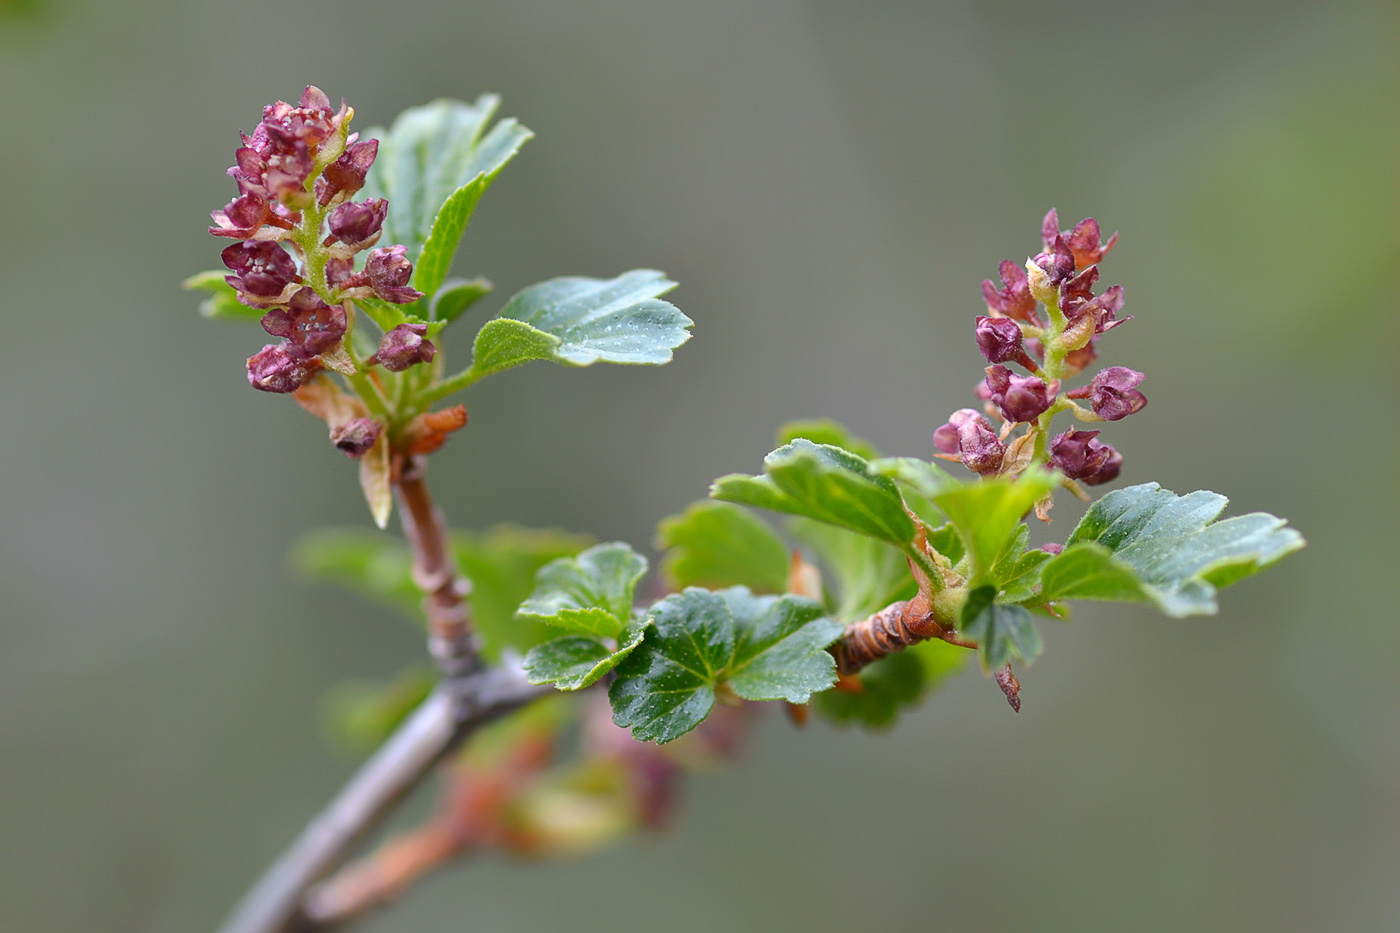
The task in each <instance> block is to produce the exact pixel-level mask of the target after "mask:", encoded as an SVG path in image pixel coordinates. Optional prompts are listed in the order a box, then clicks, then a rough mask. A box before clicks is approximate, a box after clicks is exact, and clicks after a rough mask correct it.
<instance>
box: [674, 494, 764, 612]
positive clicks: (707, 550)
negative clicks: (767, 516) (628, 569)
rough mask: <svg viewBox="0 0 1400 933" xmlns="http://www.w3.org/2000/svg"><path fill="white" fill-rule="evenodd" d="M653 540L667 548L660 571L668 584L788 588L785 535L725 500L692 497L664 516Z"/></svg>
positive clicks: (681, 585)
mask: <svg viewBox="0 0 1400 933" xmlns="http://www.w3.org/2000/svg"><path fill="white" fill-rule="evenodd" d="M656 546H657V547H658V548H659V549H662V550H665V551H666V556H665V557H664V558H663V559H662V561H661V574H662V576H663V577H664V578H665V579H666V582H667V584H668V585H669V586H670V587H671V588H672V589H677V590H679V589H684V588H685V587H687V586H704V587H709V588H711V589H720V588H723V587H726V586H747V587H748V588H749V589H751V590H753V591H754V592H756V593H781V592H783V591H784V590H785V589H787V574H788V549H787V545H785V544H784V543H783V539H782V538H780V537H778V535H777V534H776V533H775V532H774V531H773V529H771V528H769V527H768V526H767V525H766V524H764V523H763V522H762V521H760V520H759V519H757V518H755V517H754V516H752V515H750V514H749V513H748V512H746V511H744V510H743V509H740V508H737V507H735V506H732V505H728V504H726V503H723V502H708V501H702V502H696V503H693V504H692V505H691V506H690V508H688V509H686V510H685V514H683V515H673V516H671V517H670V518H667V519H663V520H662V522H661V524H660V525H659V526H657V537H656Z"/></svg>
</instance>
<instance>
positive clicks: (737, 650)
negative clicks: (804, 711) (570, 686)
mask: <svg viewBox="0 0 1400 933" xmlns="http://www.w3.org/2000/svg"><path fill="white" fill-rule="evenodd" d="M648 614H649V615H650V617H651V619H652V620H653V623H654V627H653V629H652V630H651V632H650V633H649V634H648V635H647V637H646V639H645V640H644V641H643V642H642V645H641V647H639V648H638V649H637V650H636V651H634V652H633V653H632V654H631V655H630V656H629V657H628V658H627V659H626V660H625V661H624V662H623V663H622V664H621V665H619V666H618V668H617V674H618V679H617V681H616V682H615V683H614V684H613V686H612V689H611V691H610V692H609V697H610V698H611V700H612V705H613V721H614V722H616V723H617V724H618V725H619V726H624V727H630V728H631V729H632V735H633V737H635V738H637V739H639V740H642V741H654V742H669V741H671V740H673V739H676V738H679V737H680V736H681V735H683V734H685V733H686V732H689V731H690V730H691V729H693V728H695V727H696V726H697V725H699V724H700V722H701V721H703V720H704V718H705V717H706V716H707V715H709V712H710V709H711V708H712V707H713V706H714V699H715V686H716V685H717V684H719V683H722V682H727V683H728V684H729V686H730V689H732V690H733V691H734V692H735V693H736V694H737V695H739V696H741V697H743V698H745V699H748V700H778V699H784V700H788V701H789V702H793V703H805V702H807V700H808V699H809V698H810V696H811V694H812V693H813V692H814V691H818V690H824V689H826V688H827V687H829V686H831V684H832V683H834V682H835V679H836V665H835V660H834V659H833V658H832V656H831V655H830V654H829V653H828V652H827V651H826V650H825V648H826V646H827V645H829V644H831V643H832V642H833V641H835V640H836V639H837V638H838V637H840V635H841V632H842V631H843V629H844V627H843V626H842V625H841V624H840V623H838V622H835V621H833V620H831V619H827V618H824V617H823V615H822V607H821V606H820V605H819V604H817V603H815V602H812V601H811V600H807V599H801V598H800V597H795V596H781V597H779V596H755V595H754V594H752V593H751V592H749V591H748V590H747V589H745V588H744V587H732V588H730V589H727V590H722V591H719V592H711V591H709V590H702V589H699V588H697V587H691V588H689V589H686V590H685V591H683V592H681V593H676V594H673V595H671V596H668V597H666V598H665V599H663V600H661V601H660V602H658V603H656V604H654V605H653V606H652V607H651V608H650V609H649V610H648Z"/></svg>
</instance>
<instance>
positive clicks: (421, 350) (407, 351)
mask: <svg viewBox="0 0 1400 933" xmlns="http://www.w3.org/2000/svg"><path fill="white" fill-rule="evenodd" d="M427 333H428V325H427V324H400V325H399V326H398V327H395V328H394V329H393V330H391V331H389V332H388V333H387V334H385V335H384V339H383V340H381V341H379V350H378V352H376V353H375V354H374V356H373V357H372V358H371V359H370V360H369V361H368V362H370V363H376V362H377V363H379V364H380V365H381V366H383V367H384V368H385V369H387V370H390V371H391V372H396V373H399V372H403V371H404V370H405V369H408V367H410V366H413V365H414V364H416V363H431V362H432V360H433V357H434V356H436V355H437V347H435V346H433V343H432V341H431V340H425V339H424V337H425V336H426V335H427Z"/></svg>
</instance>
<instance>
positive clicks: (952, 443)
mask: <svg viewBox="0 0 1400 933" xmlns="http://www.w3.org/2000/svg"><path fill="white" fill-rule="evenodd" d="M965 421H980V422H982V424H983V425H985V426H986V427H988V428H990V427H991V425H989V424H987V419H986V418H984V417H982V413H981V412H980V411H976V410H974V409H971V408H959V409H958V410H957V411H955V412H953V413H952V414H951V415H949V416H948V423H947V424H944V425H940V426H939V427H938V428H937V429H936V430H935V431H934V432H933V446H935V447H937V448H938V449H939V450H941V451H943V452H944V453H945V454H955V453H957V452H958V449H959V441H958V428H959V427H961V426H962V424H963V422H965Z"/></svg>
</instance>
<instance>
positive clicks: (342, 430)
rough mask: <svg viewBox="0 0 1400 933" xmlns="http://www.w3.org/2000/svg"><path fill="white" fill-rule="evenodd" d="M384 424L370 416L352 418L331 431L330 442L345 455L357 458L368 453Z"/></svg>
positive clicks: (382, 430)
mask: <svg viewBox="0 0 1400 933" xmlns="http://www.w3.org/2000/svg"><path fill="white" fill-rule="evenodd" d="M383 432H384V425H382V424H380V423H379V422H378V421H375V420H374V419H372V418H353V419H351V420H350V421H347V422H345V423H344V424H342V425H341V426H340V427H338V428H336V429H335V430H334V431H332V432H331V443H332V444H334V445H335V446H336V448H337V449H338V450H342V451H344V452H345V455H346V456H347V457H350V458H351V459H354V460H358V459H359V458H360V457H363V456H364V455H365V454H367V453H369V450H370V448H371V447H373V446H374V442H375V441H377V440H379V435H380V434H382V433H383Z"/></svg>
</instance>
